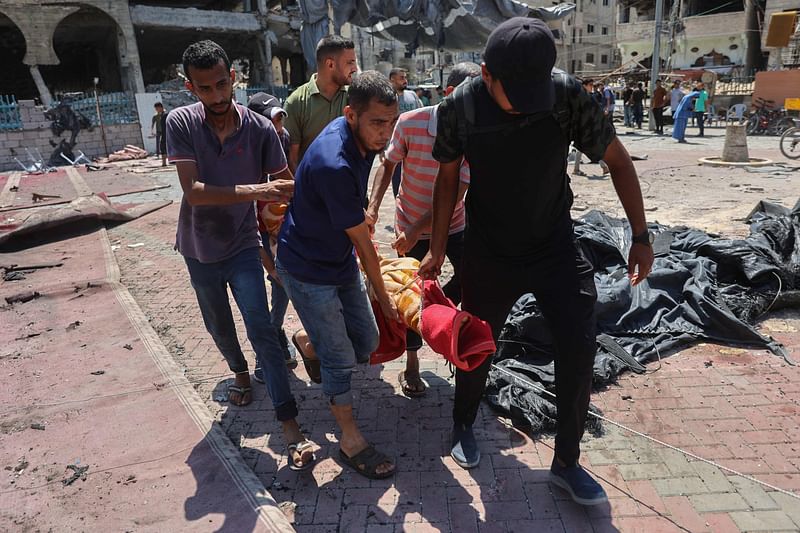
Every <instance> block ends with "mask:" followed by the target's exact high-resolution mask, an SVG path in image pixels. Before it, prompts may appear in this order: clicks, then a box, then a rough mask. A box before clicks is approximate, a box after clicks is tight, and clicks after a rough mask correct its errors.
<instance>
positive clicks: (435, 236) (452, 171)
mask: <svg viewBox="0 0 800 533" xmlns="http://www.w3.org/2000/svg"><path fill="white" fill-rule="evenodd" d="M461 160H462V158H458V159H456V160H455V161H451V162H449V163H442V164H441V165H439V173H438V174H437V175H436V184H435V185H434V186H433V220H432V222H431V247H430V250H429V251H428V253H427V255H426V256H425V258H424V259H423V260H422V264H421V265H420V267H419V275H420V277H422V278H424V279H436V277H437V276H438V275H439V273H440V271H441V268H442V263H444V254H445V249H446V248H447V234H448V233H449V230H450V220H451V219H452V218H453V210H454V209H455V207H456V201H457V200H458V184H459V180H458V176H459V173H460V170H461Z"/></svg>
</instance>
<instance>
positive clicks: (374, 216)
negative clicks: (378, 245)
mask: <svg viewBox="0 0 800 533" xmlns="http://www.w3.org/2000/svg"><path fill="white" fill-rule="evenodd" d="M364 220H366V221H367V226H369V234H370V235H374V234H375V224H377V223H378V211H377V210H374V209H372V206H371V205H370V206H369V207H368V208H367V209H365V210H364Z"/></svg>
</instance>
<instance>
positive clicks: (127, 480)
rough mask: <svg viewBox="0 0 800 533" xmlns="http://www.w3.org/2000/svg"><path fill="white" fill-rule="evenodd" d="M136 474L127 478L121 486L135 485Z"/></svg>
mask: <svg viewBox="0 0 800 533" xmlns="http://www.w3.org/2000/svg"><path fill="white" fill-rule="evenodd" d="M136 481H137V480H136V474H131V475H129V476H128V477H127V479H126V480H125V481H123V482H122V484H123V485H130V484H131V483H136Z"/></svg>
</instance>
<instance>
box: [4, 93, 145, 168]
mask: <svg viewBox="0 0 800 533" xmlns="http://www.w3.org/2000/svg"><path fill="white" fill-rule="evenodd" d="M18 105H19V112H20V119H21V121H22V129H21V130H13V131H0V172H4V171H11V170H21V169H20V167H19V165H18V164H17V162H16V161H14V158H15V157H16V158H18V159H19V160H20V161H22V162H23V163H25V164H30V160H29V159H28V156H27V154H26V153H25V149H26V148H27V149H29V150H30V151H31V152H32V153H33V154H34V155H35V153H36V151H35V150H38V151H39V153H41V155H42V157H43V158H44V160H45V162H47V160H48V159H49V158H50V154H52V153H53V150H54V149H55V146H57V145H58V144H59V143H60V142H61V140H62V139H66V140H69V138H70V135H71V132H68V131H65V132H63V133H62V134H61V135H60V136H59V137H56V136H55V135H53V132H52V131H51V130H50V124H51V121H50V120H48V119H47V118H45V116H44V112H45V107H44V106H37V105H36V103H35V102H34V101H33V100H20V101H19V102H18ZM105 134H106V142H107V144H108V150H109V152H114V151H115V150H119V149H121V148H123V147H124V146H125V145H126V144H133V145H135V146H143V143H142V133H141V129H140V127H139V124H138V123H133V124H114V125H107V126H105ZM34 149H35V150H34ZM78 150H80V151H82V152H83V153H84V154H86V156H87V157H89V158H94V157H103V156H105V155H107V154H106V153H105V147H104V146H103V137H102V132H101V131H100V128H99V127H95V128H93V129H92V130H91V131H89V130H81V132H80V133H79V134H78V137H77V143H76V145H75V148H74V152H75V153H76V154H77V151H78ZM64 163H65V164H66V161H64Z"/></svg>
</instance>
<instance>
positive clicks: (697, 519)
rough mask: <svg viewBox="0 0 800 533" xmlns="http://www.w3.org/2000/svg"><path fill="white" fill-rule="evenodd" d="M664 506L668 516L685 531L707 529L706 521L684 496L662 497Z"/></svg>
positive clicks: (697, 531)
mask: <svg viewBox="0 0 800 533" xmlns="http://www.w3.org/2000/svg"><path fill="white" fill-rule="evenodd" d="M663 501H664V506H665V507H666V508H667V513H668V514H669V516H670V518H671V519H672V520H673V521H674V522H675V523H676V524H677V525H679V526H680V527H682V528H685V529H686V530H687V531H691V532H693V533H699V532H701V531H708V526H707V525H706V521H705V520H704V519H703V517H702V516H700V515H699V514H698V513H697V511H696V510H695V508H694V506H693V505H692V502H691V501H689V498H687V497H686V496H667V497H665V498H663Z"/></svg>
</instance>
